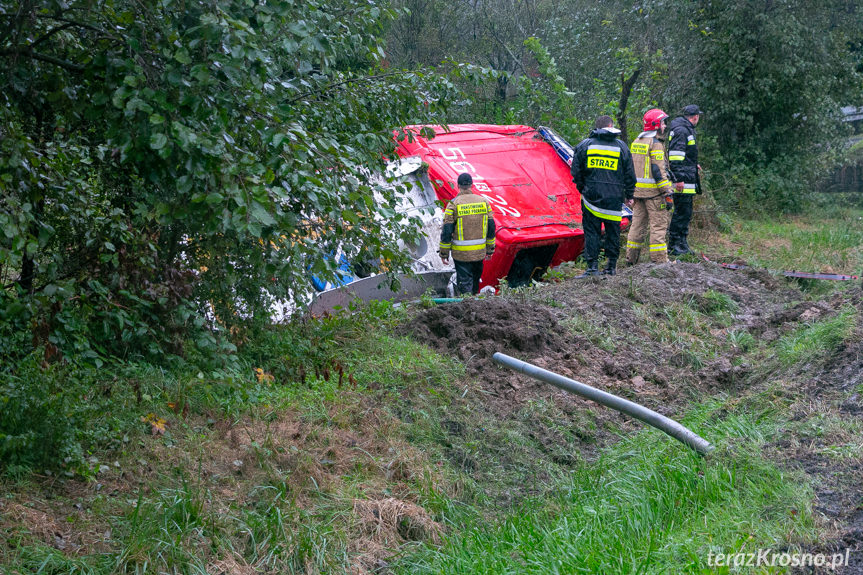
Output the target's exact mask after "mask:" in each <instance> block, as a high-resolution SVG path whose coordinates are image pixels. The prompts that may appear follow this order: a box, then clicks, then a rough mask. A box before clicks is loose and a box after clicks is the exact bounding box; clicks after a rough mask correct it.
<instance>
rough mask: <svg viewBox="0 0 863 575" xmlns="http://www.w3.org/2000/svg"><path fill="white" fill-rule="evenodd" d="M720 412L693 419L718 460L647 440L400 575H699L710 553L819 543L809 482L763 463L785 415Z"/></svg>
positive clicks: (632, 442) (618, 449) (459, 536)
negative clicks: (767, 443) (696, 574)
mask: <svg viewBox="0 0 863 575" xmlns="http://www.w3.org/2000/svg"><path fill="white" fill-rule="evenodd" d="M720 405H722V404H716V403H708V404H705V405H704V406H701V408H700V410H701V411H700V412H699V411H698V410H696V412H695V413H694V414H693V415H692V416H691V417H690V418H689V419H691V420H694V421H700V422H701V425H700V426H699V428H700V429H701V431H702V433H704V435H706V436H707V437H710V438H711V440H712V441H714V442H716V443H717V444H718V446H719V447H718V451H717V453H716V454H714V455H712V456H711V457H709V458H707V459H701V458H699V457H698V456H696V455H694V454H692V453H691V452H689V451H688V450H687V449H686V448H683V447H681V446H680V445H679V444H676V443H675V442H674V441H673V440H671V439H669V438H667V437H665V436H664V435H662V434H660V433H658V432H655V431H645V432H642V433H639V434H637V435H636V436H634V437H632V438H627V439H624V440H623V441H621V442H620V443H619V444H617V445H615V446H614V447H613V448H611V449H609V450H607V451H606V452H604V453H603V455H602V456H601V457H600V458H599V459H598V460H597V461H593V462H590V463H589V464H588V463H585V464H583V465H581V466H579V467H578V468H577V469H576V470H575V471H574V472H573V473H572V474H571V476H570V477H567V478H565V479H562V480H560V481H559V482H557V484H556V485H555V488H554V492H555V493H556V496H553V497H551V498H546V499H543V500H534V501H529V502H526V503H525V504H524V505H523V506H522V507H520V508H518V509H516V510H514V511H513V512H511V513H508V514H506V516H505V517H503V518H500V519H498V520H495V521H492V522H490V523H489V522H487V521H486V519H485V518H484V517H482V516H480V515H477V516H475V517H473V518H472V519H471V520H470V521H469V522H467V524H465V525H460V526H458V529H457V530H456V531H455V534H454V535H453V536H452V537H451V538H450V539H449V540H448V541H447V542H446V544H445V545H444V546H443V547H441V548H433V547H426V548H423V549H419V550H417V551H415V552H414V553H411V554H408V555H406V556H404V557H403V558H402V559H401V560H400V561H399V563H398V568H397V569H396V572H398V573H499V574H505V573H666V572H669V569H670V566H673V571H674V572H677V573H692V572H702V570H706V569H707V565H706V558H707V555H708V552H709V551H714V552H729V551H731V550H735V551H736V550H741V549H742V550H750V551H751V550H755V549H757V548H760V547H771V548H776V547H778V546H781V545H784V544H786V543H787V542H789V541H791V542H793V544H805V543H808V542H811V541H812V540H813V539H814V538H815V537H816V536H817V533H818V531H817V528H816V525H815V521H814V519H813V516H812V511H811V507H810V505H811V503H810V502H811V496H812V493H811V491H810V490H809V488H808V487H807V486H806V482H805V481H803V480H802V478H801V477H798V476H795V475H794V474H791V475H790V476H789V475H788V474H786V473H783V472H781V471H779V470H778V469H777V468H776V467H775V466H774V465H773V464H771V463H770V462H768V461H765V460H764V459H762V458H761V457H760V456H759V449H760V446H761V445H763V443H764V442H765V441H766V440H768V439H769V438H772V437H774V436H775V434H776V432H777V426H778V421H779V420H778V418H777V415H778V412H776V411H774V412H771V413H764V412H758V413H752V412H747V411H745V410H743V409H739V410H737V411H736V412H734V413H732V414H731V415H728V416H727V417H724V418H722V419H719V420H718V421H715V422H714V423H707V422H708V421H709V420H710V415H711V414H713V413H715V412H716V410H717V409H718V408H719V406H720ZM724 407H725V408H726V409H727V408H728V407H731V405H730V404H726V405H724Z"/></svg>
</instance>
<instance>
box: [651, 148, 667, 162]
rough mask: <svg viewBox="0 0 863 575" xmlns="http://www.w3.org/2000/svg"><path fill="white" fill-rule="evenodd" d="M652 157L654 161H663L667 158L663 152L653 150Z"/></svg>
mask: <svg viewBox="0 0 863 575" xmlns="http://www.w3.org/2000/svg"><path fill="white" fill-rule="evenodd" d="M650 157H651V158H653V159H654V160H662V158H664V157H665V154H663V153H662V150H653V151H652V152H650Z"/></svg>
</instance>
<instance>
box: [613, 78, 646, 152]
mask: <svg viewBox="0 0 863 575" xmlns="http://www.w3.org/2000/svg"><path fill="white" fill-rule="evenodd" d="M639 74H641V67H638V68H636V69H635V72H633V73H632V76H630V77H629V78H627V77H626V73H625V72H621V73H620V82H621V85H620V102H619V104H618V107H617V109H618V111H617V127H618V128H619V129H620V139H621V140H623V141H624V142H629V135H628V132H627V131H626V130H627V128H626V105H627V103H628V102H629V95H630V94H632V87H633V86H635V82H636V80H638V75H639Z"/></svg>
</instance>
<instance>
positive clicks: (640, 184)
mask: <svg viewBox="0 0 863 575" xmlns="http://www.w3.org/2000/svg"><path fill="white" fill-rule="evenodd" d="M635 187H636V188H649V189H656V188H658V187H659V184H657V183H656V182H653V183H650V184H648V183H643V182H638V183H636V184H635Z"/></svg>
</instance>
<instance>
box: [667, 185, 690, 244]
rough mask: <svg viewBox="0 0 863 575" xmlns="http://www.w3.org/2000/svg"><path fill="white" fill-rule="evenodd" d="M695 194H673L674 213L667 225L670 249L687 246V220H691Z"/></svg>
mask: <svg viewBox="0 0 863 575" xmlns="http://www.w3.org/2000/svg"><path fill="white" fill-rule="evenodd" d="M694 197H695V194H674V213H673V214H672V216H671V225H670V226H669V227H668V243H669V245H670V246H671V249H672V250H673V249H675V248H676V247H683V246H688V245H689V244H688V243H687V241H686V239H687V237H689V222H690V220H692V200H693V198H694Z"/></svg>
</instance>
